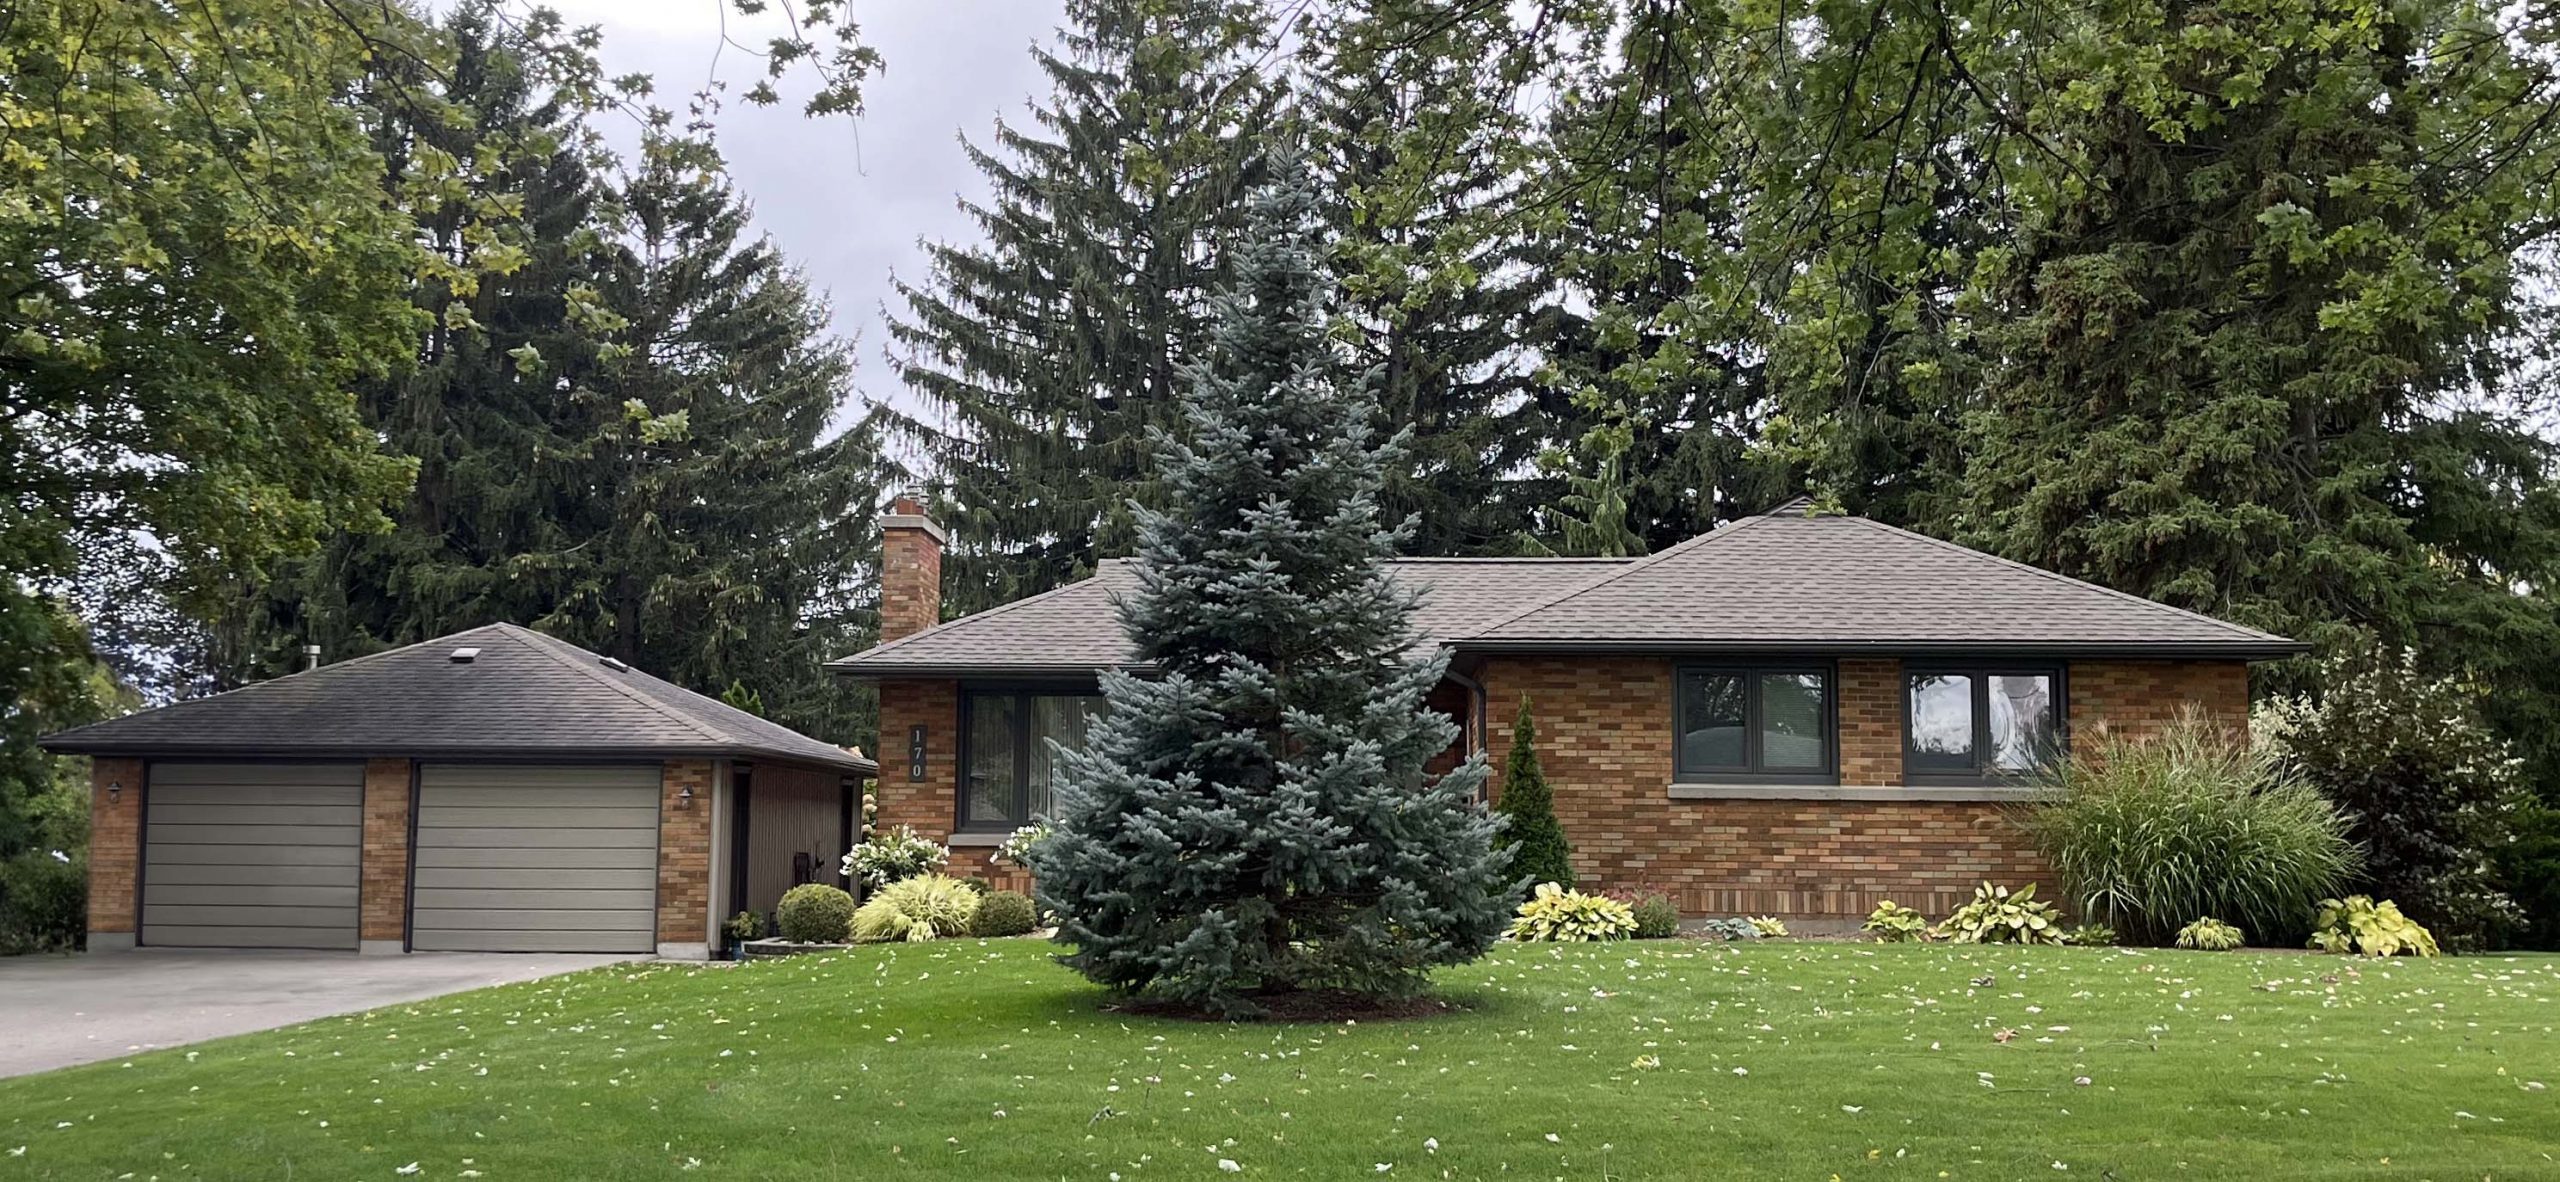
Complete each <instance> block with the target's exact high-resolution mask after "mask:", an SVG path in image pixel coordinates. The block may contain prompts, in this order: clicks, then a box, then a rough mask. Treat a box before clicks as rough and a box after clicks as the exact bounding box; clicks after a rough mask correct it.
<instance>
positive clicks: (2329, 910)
mask: <svg viewBox="0 0 2560 1182" xmlns="http://www.w3.org/2000/svg"><path fill="white" fill-rule="evenodd" d="M2311 946H2312V947H2314V948H2317V949H2319V950H2321V951H2322V952H2359V953H2362V954H2364V955H2366V956H2398V955H2401V954H2402V953H2407V954H2408V955H2410V956H2434V955H2436V952H2437V949H2436V937H2435V933H2433V932H2430V931H2428V930H2427V929H2426V928H2425V927H2424V926H2423V925H2421V924H2419V923H2418V921H2417V920H2414V919H2411V918H2409V917H2408V916H2406V915H2402V914H2400V905H2399V904H2398V903H2394V902H2392V901H2391V900H2389V899H2385V900H2383V901H2382V902H2379V903H2376V902H2374V901H2373V897H2372V896H2371V895H2349V896H2347V897H2346V898H2344V899H2322V900H2321V901H2320V915H2319V918H2318V919H2316V920H2314V921H2313V923H2312V931H2311Z"/></svg>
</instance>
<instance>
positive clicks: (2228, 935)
mask: <svg viewBox="0 0 2560 1182" xmlns="http://www.w3.org/2000/svg"><path fill="white" fill-rule="evenodd" d="M2248 942H2249V937H2248V935H2247V934H2246V933H2243V932H2242V931H2241V930H2240V929H2238V928H2235V927H2233V926H2231V925H2230V924H2227V923H2224V922H2222V921H2221V920H2218V919H2215V918H2214V917H2212V916H2210V915H2208V916H2205V917H2204V918H2203V919H2199V920H2197V921H2195V922H2194V923H2191V924H2188V925H2187V926H2185V927H2182V928H2179V929H2178V940H2177V944H2178V947H2180V948H2193V949H2195V950H2197V951H2199V952H2229V951H2231V950H2232V949H2234V948H2237V947H2239V946H2241V945H2242V944H2245V943H2248Z"/></svg>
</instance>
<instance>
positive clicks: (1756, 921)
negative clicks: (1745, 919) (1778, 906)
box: [1751, 915, 1787, 936]
mask: <svg viewBox="0 0 2560 1182" xmlns="http://www.w3.org/2000/svg"><path fill="white" fill-rule="evenodd" d="M1751 930H1752V931H1755V932H1758V933H1760V934H1761V935H1763V936H1784V935H1786V934H1787V921H1785V920H1783V919H1780V918H1778V917H1777V916H1774V915H1755V916H1752V917H1751Z"/></svg>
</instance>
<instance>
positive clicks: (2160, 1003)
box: [0, 940, 2560, 1182]
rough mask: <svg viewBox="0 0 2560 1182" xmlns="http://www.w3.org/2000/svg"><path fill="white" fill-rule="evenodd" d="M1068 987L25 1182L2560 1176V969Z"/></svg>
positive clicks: (610, 1046)
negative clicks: (1286, 1011)
mask: <svg viewBox="0 0 2560 1182" xmlns="http://www.w3.org/2000/svg"><path fill="white" fill-rule="evenodd" d="M1046 952H1047V949H1046V947H1045V946H1044V945H1041V944H1038V943H1034V942H1031V941H1025V940H1003V941H985V942H981V941H951V942H944V943H934V944H915V945H895V946H885V947H877V948H865V949H860V950H856V951H853V952H849V953H846V954H843V955H838V956H830V957H825V958H800V959H793V960H782V961H768V962H760V963H755V964H749V965H745V966H739V967H726V966H718V967H680V966H672V965H652V966H646V967H632V968H624V969H608V970H599V971H593V972H587V973H580V974H576V975H573V976H569V977H561V978H554V979H552V980H548V981H540V982H534V983H529V984H524V985H512V986H505V987H502V988H497V989H490V990H484V991H481V992H476V993H469V994H463V995H459V996H455V997H450V998H444V999H440V1000H437V1001H433V1002H426V1003H421V1004H418V1005H414V1006H404V1007H398V1008H393V1009H385V1010H379V1011H375V1012H373V1013H369V1014H364V1015H360V1016H352V1017H346V1018H338V1019H330V1020H326V1021H322V1022H316V1023H312V1024H310V1025H306V1026H301V1027H296V1028H293V1029H289V1030H282V1031H275V1032H271V1033H267V1034H258V1035H250V1036H246V1037H242V1038H234V1039H228V1040H224V1041H221V1042H215V1043H207V1044H204V1045H202V1046H200V1047H197V1048H194V1049H192V1050H179V1051H164V1052H158V1053H154V1054H149V1055H141V1056H136V1057H134V1058H133V1059H131V1060H129V1061H121V1062H108V1063H102V1064H97V1065H93V1066H89V1067H81V1068H74V1069H71V1070H68V1071H61V1072H55V1073H52V1074H48V1075H41V1076H33V1077H28V1078H23V1079H15V1080H7V1081H0V1182H11V1180H14V1179H18V1178H119V1177H131V1178H136V1179H147V1178H155V1177H156V1178H262V1179H282V1178H296V1179H299V1178H330V1179H346V1178H353V1179H367V1178H381V1179H396V1178H399V1177H402V1176H404V1174H406V1175H407V1176H414V1177H421V1178H457V1177H485V1178H490V1179H548V1178H659V1177H683V1178H713V1177H720V1178H812V1177H816V1178H864V1179H874V1178H968V1179H976V1180H994V1179H1015V1178H1069V1179H1097V1180H1105V1179H1110V1178H1114V1177H1117V1178H1120V1179H1123V1180H1124V1182H1143V1180H1145V1179H1151V1178H1224V1177H1228V1176H1231V1175H1230V1174H1229V1173H1228V1172H1226V1171H1223V1170H1222V1168H1221V1165H1220V1163H1221V1161H1228V1162H1233V1163H1236V1165H1237V1166H1238V1171H1237V1172H1238V1173H1240V1174H1241V1176H1242V1177H1245V1178H1252V1177H1279V1176H1288V1177H1307V1178H1349V1177H1354V1176H1358V1177H1374V1176H1385V1177H1388V1178H1395V1177H1406V1178H1492V1177H1508V1176H1518V1177H1520V1178H1539V1179H1544V1178H1592V1179H1599V1178H1624V1179H1633V1178H1695V1177H1770V1178H1799V1179H1824V1178H1830V1177H1833V1176H1835V1175H1836V1176H1838V1177H1840V1178H1844V1179H1859V1178H1917V1179H1929V1178H1964V1179H1971V1178H2054V1177H2059V1176H2078V1177H2092V1178H2099V1177H2113V1178H2117V1179H2137V1178H2162V1177H2179V1176H2184V1177H2194V1178H2216V1177H2271V1176H2285V1177H2340V1178H2344V1177H2353V1178H2379V1177H2393V1178H2397V1177H2438V1178H2454V1177H2460V1178H2483V1177H2487V1178H2527V1177H2540V1178H2550V1177H2555V1176H2560V1160H2555V1158H2554V1154H2560V1087H2551V1088H2546V1087H2545V1086H2544V1084H2545V1082H2546V1081H2547V1082H2548V1083H2551V1084H2554V1085H2560V1078H2554V1077H2555V1076H2560V1034H2555V1026H2560V958H2551V957H2519V958H2475V959H2464V960H2440V961H2424V962H2420V961H2407V960H2403V961H2395V962H2373V961H2365V962H2351V961H2348V960H2345V959H2343V958H2335V957H2314V956H2307V955H2294V954H2281V953H2226V954H2210V953H2193V952H2170V951H2152V950H2142V951H2128V950H2117V949H2079V948H2051V949H2031V950H2021V949H2001V948H1984V947H1950V946H1942V945H1941V946H1895V945H1887V946H1870V945H1855V944H1835V943H1792V942H1770V943H1765V944H1756V945H1736V946H1720V945H1707V944H1697V943H1690V942H1675V941H1659V942H1646V943H1635V944H1627V943H1621V944H1613V945H1585V946H1571V947H1558V946H1541V947H1519V946H1506V947H1504V948H1501V949H1499V950H1498V951H1497V952H1496V953H1495V954H1494V955H1493V956H1491V957H1489V958H1487V959H1486V960H1484V961H1483V962H1481V963H1479V964H1476V965H1473V966H1470V967H1468V968H1465V969H1462V970H1457V971H1453V972H1450V973H1448V974H1447V975H1446V976H1445V978H1444V989H1445V992H1446V994H1447V995H1448V996H1451V997H1453V998H1456V999H1459V1000H1462V1001H1464V1002H1465V1003H1467V1004H1468V1005H1469V1006H1470V1007H1472V1008H1471V1009H1470V1010H1469V1011H1468V1012H1466V1013H1463V1014H1460V1015H1455V1016H1447V1017H1439V1018H1432V1019H1427V1020H1421V1021H1414V1022H1400V1023H1382V1024H1360V1025H1342V1026H1333V1025H1318V1026H1224V1025H1211V1024H1201V1023H1192V1022H1183V1021H1174V1020H1162V1019H1141V1018H1135V1017H1129V1016H1125V1015H1121V1014H1116V1013H1113V1012H1110V1011H1108V1010H1106V1009H1105V1008H1104V1006H1105V1005H1106V1003H1107V998H1106V997H1105V996H1104V995H1102V994H1101V993H1099V992H1097V991H1096V990H1094V989H1093V988H1091V987H1089V986H1087V985H1085V984H1084V983H1083V982H1082V981H1081V980H1079V979H1077V978H1076V977H1074V976H1073V975H1071V974H1069V973H1068V972H1066V971H1065V970H1063V969H1060V968H1058V967H1056V966H1054V965H1052V964H1051V963H1049V962H1048V960H1047V959H1046ZM1984 977H1988V978H1990V979H1991V980H1990V983H1989V984H1984V985H1977V984H1974V982H1975V981H1976V980H1979V979H1981V978H1984ZM2003 1031H2007V1032H2009V1036H2008V1037H2007V1038H2006V1040H2005V1041H2003V1040H2002V1039H2001V1037H2000V1036H2001V1032H2003ZM20 1146H23V1147H24V1151H23V1153H19V1152H18V1151H17V1147H20Z"/></svg>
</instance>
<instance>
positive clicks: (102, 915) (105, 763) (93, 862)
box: [89, 757, 143, 944]
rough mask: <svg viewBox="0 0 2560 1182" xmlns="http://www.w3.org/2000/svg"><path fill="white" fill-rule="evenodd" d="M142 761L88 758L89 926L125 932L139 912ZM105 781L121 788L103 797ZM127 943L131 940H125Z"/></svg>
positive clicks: (104, 930)
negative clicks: (136, 900) (113, 793)
mask: <svg viewBox="0 0 2560 1182" xmlns="http://www.w3.org/2000/svg"><path fill="white" fill-rule="evenodd" d="M142 775H143V768H142V761H141V760H139V759H108V758H105V757H100V758H97V759H93V760H91V761H90V762H89V930H90V931H91V932H93V933H95V932H113V933H121V934H124V935H126V936H131V935H132V934H133V930H134V920H135V919H136V918H137V917H138V916H139V915H140V908H139V907H138V906H137V905H136V903H135V897H134V896H135V892H136V891H138V890H140V889H141V872H142V795H143V784H142ZM111 784H121V785H123V786H124V787H123V790H122V791H121V792H118V793H116V794H115V797H116V798H115V799H114V800H112V801H110V800H109V799H108V791H107V788H108V786H109V785H111ZM125 943H127V944H131V943H132V941H131V940H130V939H127V940H126V941H125Z"/></svg>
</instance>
